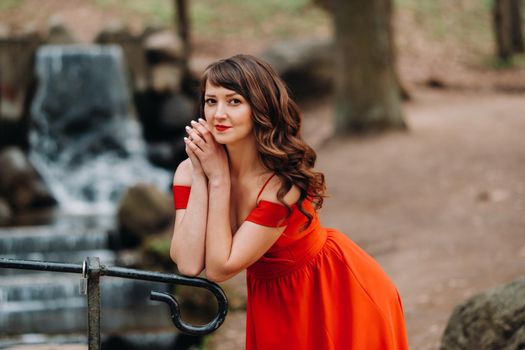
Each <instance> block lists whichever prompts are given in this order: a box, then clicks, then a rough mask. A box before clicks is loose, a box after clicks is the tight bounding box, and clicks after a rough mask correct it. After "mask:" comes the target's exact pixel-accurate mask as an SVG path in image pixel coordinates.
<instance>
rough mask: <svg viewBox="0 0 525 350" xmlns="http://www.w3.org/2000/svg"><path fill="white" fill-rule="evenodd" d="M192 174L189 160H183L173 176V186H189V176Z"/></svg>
mask: <svg viewBox="0 0 525 350" xmlns="http://www.w3.org/2000/svg"><path fill="white" fill-rule="evenodd" d="M192 174H193V166H192V165H191V160H190V159H189V158H187V159H186V160H183V161H182V162H181V163H180V164H179V166H178V167H177V170H175V175H174V176H173V184H174V185H179V186H191V176H192Z"/></svg>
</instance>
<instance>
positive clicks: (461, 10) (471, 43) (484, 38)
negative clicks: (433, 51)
mask: <svg viewBox="0 0 525 350" xmlns="http://www.w3.org/2000/svg"><path fill="white" fill-rule="evenodd" d="M493 1H494V0H483V1H479V0H461V1H459V0H394V2H395V4H396V10H397V11H402V12H404V13H408V14H410V15H411V17H412V18H413V19H414V20H415V23H416V24H417V26H418V28H417V29H419V30H422V31H423V32H424V33H426V35H427V36H429V39H431V40H437V41H440V42H449V43H452V42H453V43H455V44H456V45H457V44H459V45H462V46H464V47H465V48H466V50H468V51H470V52H473V53H476V54H481V53H485V54H487V53H488V51H490V50H491V49H492V45H493V40H494V39H493V34H492V18H491V9H492V3H493ZM415 29H416V28H415Z"/></svg>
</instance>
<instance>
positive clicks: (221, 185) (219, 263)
mask: <svg viewBox="0 0 525 350" xmlns="http://www.w3.org/2000/svg"><path fill="white" fill-rule="evenodd" d="M201 124H202V125H193V128H194V129H197V130H199V133H200V134H201V135H202V138H200V137H195V138H193V141H190V140H186V144H187V145H188V147H190V148H191V150H192V151H193V152H194V154H195V155H196V156H197V157H198V158H199V160H200V162H201V165H202V168H203V170H204V172H205V174H206V176H207V178H208V191H209V192H208V215H207V226H206V244H205V246H206V248H205V249H206V254H205V264H206V277H207V278H208V279H210V280H212V281H215V282H222V281H224V280H227V279H229V278H231V277H233V276H234V275H236V274H237V273H239V272H240V271H242V270H244V269H245V268H247V267H248V266H250V265H251V264H253V263H254V262H255V261H257V260H258V259H259V258H260V257H261V256H262V255H263V254H264V253H265V252H266V251H268V249H270V247H271V246H272V245H273V244H274V243H275V241H276V240H277V239H278V238H279V236H280V235H281V233H282V232H283V231H284V229H285V227H266V226H262V225H258V224H255V223H252V222H248V221H245V222H244V223H243V224H242V225H241V227H240V228H239V229H238V230H237V232H235V235H234V233H233V232H232V230H231V223H230V186H231V184H230V174H229V167H228V159H227V156H226V152H225V150H224V147H223V146H221V145H219V144H217V143H216V142H214V140H213V139H212V136H211V135H210V134H209V130H208V131H207V130H206V129H207V125H206V124H205V122H201ZM272 183H273V185H272ZM278 188H279V180H278V178H276V179H274V180H273V181H271V182H270V186H269V188H268V191H266V193H265V195H264V196H263V199H265V200H269V201H273V202H276V203H278V200H277V190H278ZM298 198H299V190H298V189H297V188H296V187H293V188H292V190H290V192H289V193H288V194H287V195H286V196H285V197H284V201H285V202H286V203H287V204H292V203H295V202H296V201H297V199H298Z"/></svg>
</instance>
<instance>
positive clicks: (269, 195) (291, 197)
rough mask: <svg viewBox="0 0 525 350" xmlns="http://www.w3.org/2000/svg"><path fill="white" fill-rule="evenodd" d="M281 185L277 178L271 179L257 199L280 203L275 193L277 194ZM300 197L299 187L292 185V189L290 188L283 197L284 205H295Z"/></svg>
mask: <svg viewBox="0 0 525 350" xmlns="http://www.w3.org/2000/svg"><path fill="white" fill-rule="evenodd" d="M281 184H282V181H281V179H280V178H279V177H278V176H274V177H272V179H271V180H270V182H268V184H267V185H266V187H265V188H264V191H263V192H262V193H261V197H260V198H259V199H260V200H265V201H269V202H274V203H280V202H279V199H277V192H279V189H280V188H281ZM300 195H301V191H300V190H299V187H297V186H295V185H292V188H290V190H289V191H288V193H286V194H285V195H284V198H283V200H284V202H285V203H286V204H288V205H293V204H295V203H297V201H298V200H299V196H300Z"/></svg>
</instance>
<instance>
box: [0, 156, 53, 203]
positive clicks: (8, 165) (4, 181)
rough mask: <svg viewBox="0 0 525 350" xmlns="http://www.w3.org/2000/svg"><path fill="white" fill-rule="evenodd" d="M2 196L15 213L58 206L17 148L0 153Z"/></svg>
mask: <svg viewBox="0 0 525 350" xmlns="http://www.w3.org/2000/svg"><path fill="white" fill-rule="evenodd" d="M0 169H2V171H1V172H0V195H1V196H3V197H5V198H6V199H7V201H8V203H9V205H10V206H11V207H12V208H13V209H14V210H15V211H21V210H28V209H36V208H43V207H50V206H54V205H56V204H57V202H56V200H55V198H54V197H53V196H52V194H51V192H50V191H49V189H48V188H47V186H46V184H45V183H44V182H43V181H42V179H41V178H40V176H39V175H38V174H37V172H36V171H35V169H34V168H33V166H32V165H31V164H30V162H29V160H28V159H27V157H26V155H25V154H24V153H23V152H22V151H21V150H20V149H19V148H16V147H8V148H5V149H3V150H2V151H1V152H0Z"/></svg>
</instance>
